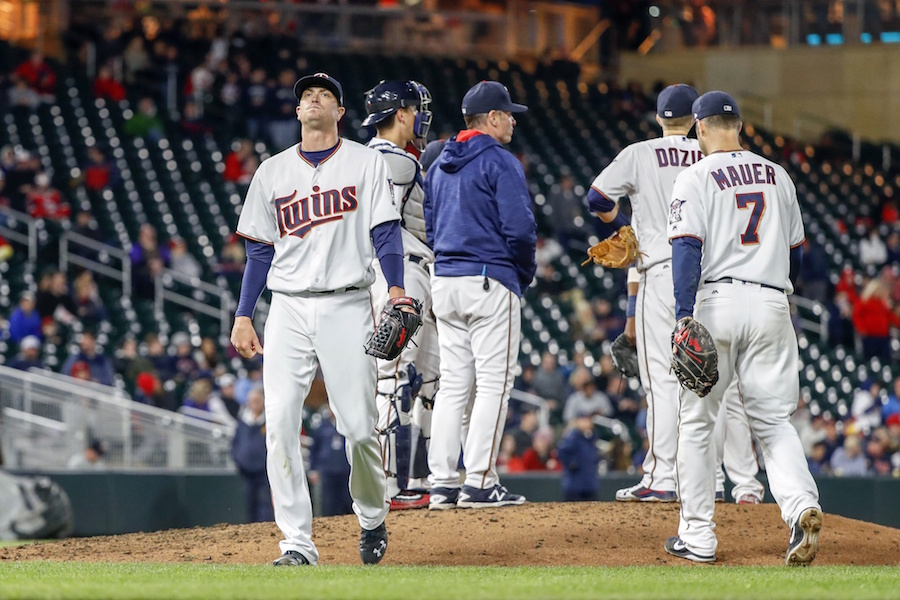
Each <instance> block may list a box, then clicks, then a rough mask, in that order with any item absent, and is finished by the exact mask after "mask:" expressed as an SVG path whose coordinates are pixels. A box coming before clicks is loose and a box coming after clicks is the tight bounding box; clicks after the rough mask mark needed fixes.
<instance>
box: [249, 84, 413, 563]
mask: <svg viewBox="0 0 900 600" xmlns="http://www.w3.org/2000/svg"><path fill="white" fill-rule="evenodd" d="M294 94H295V95H296V97H297V101H298V106H297V118H298V120H299V121H300V124H301V132H302V133H301V135H302V142H301V143H299V144H296V145H294V146H292V147H290V148H288V149H287V150H285V151H283V152H280V153H278V154H276V155H275V156H273V157H271V158H269V159H267V160H265V161H264V162H263V163H262V164H261V165H260V166H259V169H258V170H257V171H256V173H255V174H254V176H253V180H252V181H251V183H250V188H249V189H248V190H247V197H246V199H245V200H244V207H243V210H242V211H241V216H240V220H239V221H238V227H237V232H238V234H239V235H241V236H243V237H244V238H245V239H246V241H247V242H246V243H247V267H246V269H245V271H244V277H243V281H242V282H241V299H240V302H239V305H238V308H237V311H236V313H235V320H234V328H233V330H232V332H231V342H232V344H233V345H234V347H235V349H237V351H238V352H239V353H240V354H241V356H243V357H244V358H251V357H253V356H254V355H256V354H257V353H258V354H263V347H262V345H261V344H260V341H259V338H258V337H257V335H256V331H255V330H254V328H253V323H252V321H251V317H252V314H253V309H254V306H255V304H256V301H257V299H258V298H259V295H260V293H261V292H262V290H263V288H264V287H266V286H267V287H268V288H269V289H270V290H271V291H272V303H271V307H270V310H269V315H268V318H267V319H266V325H265V341H266V346H265V360H264V361H263V385H264V387H265V394H266V427H267V429H266V447H267V451H268V460H267V469H266V470H267V472H268V476H269V482H270V484H271V487H272V501H273V504H274V506H275V522H276V523H277V524H278V527H279V528H280V529H281V532H282V533H283V534H284V540H283V541H282V542H281V543H280V546H281V551H282V556H281V557H280V558H279V559H277V560H276V561H275V565H276V566H293V565H305V564H316V563H317V561H318V558H319V553H318V551H317V550H316V547H315V545H314V544H313V541H312V505H311V502H310V496H309V488H308V487H307V481H306V474H305V472H304V467H303V458H302V457H301V455H300V426H301V410H302V408H303V402H304V400H305V399H306V396H307V394H308V393H309V390H310V386H311V385H312V382H313V378H314V377H315V374H316V369H317V368H319V367H321V369H322V374H323V376H324V378H325V387H326V389H327V391H328V397H329V401H330V406H331V410H332V412H333V413H334V416H335V422H336V425H337V430H338V432H339V433H340V434H341V435H343V436H344V438H345V439H346V442H347V459H348V461H349V463H350V468H351V472H350V495H351V496H352V498H353V510H354V512H355V513H356V515H357V517H358V518H359V524H360V526H361V528H362V533H361V535H360V542H359V551H360V557H361V558H362V561H363V562H364V563H367V564H372V563H377V562H379V561H380V560H381V558H382V557H383V556H384V553H385V551H386V549H387V531H386V528H385V523H384V519H385V516H386V515H387V513H388V509H389V506H390V504H389V502H388V497H387V488H386V482H385V474H384V469H383V468H382V465H381V450H380V448H379V445H378V436H377V434H376V431H375V424H376V420H377V417H378V411H377V408H376V404H375V384H376V364H375V359H374V358H372V357H371V356H368V355H367V354H366V353H365V351H364V349H363V348H364V346H365V344H366V341H367V338H368V337H369V335H370V334H371V332H372V330H373V327H374V325H375V323H374V319H375V316H374V313H375V311H374V309H373V306H372V299H371V297H370V292H369V287H370V286H371V285H372V283H374V281H375V272H374V269H373V268H372V261H373V259H374V258H375V256H376V255H377V256H378V259H379V261H380V262H381V267H382V270H383V272H384V276H385V278H386V279H387V282H388V286H389V293H390V296H391V297H392V298H395V297H403V296H404V295H405V292H404V289H403V246H402V241H401V237H400V215H399V214H398V213H397V210H396V209H395V208H394V202H393V196H392V193H391V183H390V173H389V171H388V168H387V165H386V164H385V161H384V158H383V157H382V155H381V153H380V152H377V151H374V150H371V149H370V148H366V147H365V146H363V145H361V144H357V143H355V142H352V141H349V140H346V139H342V138H340V137H339V136H338V121H340V119H341V117H342V116H343V115H344V107H343V104H344V102H343V89H342V87H341V84H340V83H339V82H338V81H337V80H336V79H334V78H333V77H330V76H329V75H327V74H325V73H316V74H314V75H307V76H305V77H302V78H301V79H300V80H298V81H297V83H296V84H295V86H294Z"/></svg>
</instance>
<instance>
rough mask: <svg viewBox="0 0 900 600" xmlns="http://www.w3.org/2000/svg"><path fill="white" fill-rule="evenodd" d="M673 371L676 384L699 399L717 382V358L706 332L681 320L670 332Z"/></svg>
mask: <svg viewBox="0 0 900 600" xmlns="http://www.w3.org/2000/svg"><path fill="white" fill-rule="evenodd" d="M672 369H673V370H674V371H675V376H676V377H678V381H679V383H681V386H682V387H684V388H685V389H688V390H691V391H692V392H694V393H695V394H697V395H698V396H700V397H701V398H702V397H704V396H705V395H707V394H708V393H709V391H710V390H711V389H712V388H713V386H714V385H716V382H717V381H719V355H718V353H717V352H716V343H715V342H714V341H713V339H712V336H711V335H709V331H707V330H706V327H704V326H703V325H702V324H701V323H700V322H698V321H695V320H694V319H693V318H691V317H682V318H681V319H679V321H678V323H676V325H675V331H673V332H672Z"/></svg>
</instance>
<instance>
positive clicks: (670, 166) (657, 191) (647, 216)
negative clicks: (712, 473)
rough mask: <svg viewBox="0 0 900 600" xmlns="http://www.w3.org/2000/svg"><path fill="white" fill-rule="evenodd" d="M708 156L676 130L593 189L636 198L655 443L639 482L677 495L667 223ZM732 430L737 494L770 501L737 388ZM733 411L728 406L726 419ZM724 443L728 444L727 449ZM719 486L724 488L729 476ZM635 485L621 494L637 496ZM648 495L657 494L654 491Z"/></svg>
mask: <svg viewBox="0 0 900 600" xmlns="http://www.w3.org/2000/svg"><path fill="white" fill-rule="evenodd" d="M701 158H702V154H701V152H700V147H699V145H698V144H697V140H695V139H690V138H688V137H686V136H682V135H668V136H665V137H661V138H655V139H651V140H646V141H642V142H637V143H634V144H631V145H630V146H628V147H626V148H625V149H624V150H622V152H620V153H619V155H618V156H617V157H616V158H615V160H614V161H613V162H612V163H610V164H609V166H607V167H606V168H605V169H604V170H603V172H601V173H600V174H599V175H598V176H597V178H596V179H594V182H593V183H592V184H591V187H592V188H594V190H595V191H597V192H599V193H601V194H602V195H604V196H606V197H607V198H608V199H610V200H612V201H615V200H617V199H618V198H620V197H622V196H628V197H629V199H630V200H631V206H632V217H631V224H632V227H633V228H634V232H635V235H637V238H638V242H639V246H640V250H641V252H642V253H643V256H641V257H640V258H639V261H638V265H637V271H638V273H639V289H638V295H637V303H636V310H635V334H636V342H637V352H638V362H639V368H640V378H641V386H642V387H643V389H644V393H645V394H646V396H647V437H648V438H649V442H650V448H649V450H648V451H647V456H646V457H645V458H644V463H643V471H644V475H643V477H642V479H641V481H640V483H639V484H638V485H637V486H635V487H643V488H647V489H651V490H655V491H659V492H674V491H675V489H676V483H675V453H676V448H677V434H678V424H677V421H678V392H679V387H680V386H679V385H678V380H677V379H676V378H675V375H674V373H672V370H671V360H672V359H671V356H672V349H671V339H670V333H671V330H672V328H673V327H674V325H675V296H674V293H673V290H672V248H671V246H670V245H669V240H668V235H667V232H666V225H667V220H668V215H669V202H670V198H671V196H672V187H673V186H674V184H675V178H676V177H677V176H678V174H679V173H681V172H682V171H683V170H685V169H686V168H687V167H688V166H690V165H692V164H694V163H696V162H697V161H699V160H700V159H701ZM724 405H725V406H726V407H727V415H728V419H727V426H728V427H727V428H728V435H727V436H726V435H725V433H726V431H725V427H726V422H725V421H724V420H723V422H722V423H721V425H717V428H716V435H717V448H719V464H721V463H722V455H723V454H724V457H725V460H726V466H727V467H728V474H729V476H730V477H731V479H732V481H733V482H735V486H736V488H735V498H737V497H739V495H738V494H737V492H740V493H742V494H743V493H750V494H754V495H756V496H758V497H759V498H762V492H763V486H762V484H761V483H759V481H757V480H756V474H757V472H758V471H759V467H758V465H757V463H756V455H755V454H754V452H753V444H752V439H751V438H750V428H749V426H748V424H747V416H746V414H744V411H743V408H742V407H741V405H740V397H739V396H738V394H737V385H736V384H735V386H734V387H733V388H732V389H730V391H729V393H728V394H727V395H726V401H725V403H724ZM724 415H725V408H723V416H724ZM723 445H724V448H723ZM719 474H720V475H721V481H720V482H719V483H720V485H719V487H718V488H717V489H719V490H724V485H725V480H724V475H722V474H721V469H719ZM629 489H632V488H627V489H625V490H620V492H619V493H617V494H616V498H617V499H619V500H632V499H634V497H633V496H632V495H631V494H628V493H627V492H628V490H629ZM645 499H655V496H647V497H645Z"/></svg>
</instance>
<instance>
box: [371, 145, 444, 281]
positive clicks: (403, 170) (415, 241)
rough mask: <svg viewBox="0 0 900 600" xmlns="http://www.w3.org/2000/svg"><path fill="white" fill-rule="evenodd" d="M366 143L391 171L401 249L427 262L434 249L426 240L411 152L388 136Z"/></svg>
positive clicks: (422, 198) (418, 176)
mask: <svg viewBox="0 0 900 600" xmlns="http://www.w3.org/2000/svg"><path fill="white" fill-rule="evenodd" d="M368 146H369V148H372V149H373V150H378V151H379V152H381V153H382V156H384V160H385V162H387V165H388V170H389V172H390V173H391V177H392V183H393V184H394V204H395V208H396V209H397V212H399V213H400V215H401V217H402V219H403V228H402V230H401V232H402V235H403V251H404V253H405V254H406V256H409V255H411V254H412V255H414V256H421V257H422V258H424V259H425V262H428V263H431V262H434V252H432V250H431V248H429V247H428V244H427V243H426V241H427V238H426V235H425V208H424V206H423V203H424V201H425V191H424V190H423V189H422V186H423V185H424V178H423V176H422V166H421V165H420V164H419V161H418V160H417V159H416V157H415V156H413V155H412V154H410V153H409V152H407V151H406V150H404V149H403V148H400V147H398V146H397V145H396V144H394V143H393V142H391V141H389V140H386V139H383V138H379V137H374V138H372V139H371V140H370V141H369V143H368Z"/></svg>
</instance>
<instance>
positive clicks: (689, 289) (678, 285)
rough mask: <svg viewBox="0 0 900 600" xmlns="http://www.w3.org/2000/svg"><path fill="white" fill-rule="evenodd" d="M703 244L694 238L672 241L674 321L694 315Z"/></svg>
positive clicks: (680, 238) (681, 238)
mask: <svg viewBox="0 0 900 600" xmlns="http://www.w3.org/2000/svg"><path fill="white" fill-rule="evenodd" d="M702 257H703V242H701V241H700V240H698V239H697V238H695V237H688V236H685V237H677V238H674V239H673V240H672V283H673V285H674V287H675V319H676V320H678V319H681V318H683V317H691V316H693V315H694V302H695V301H696V299H697V288H698V287H699V286H700V260H701V258H702Z"/></svg>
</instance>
